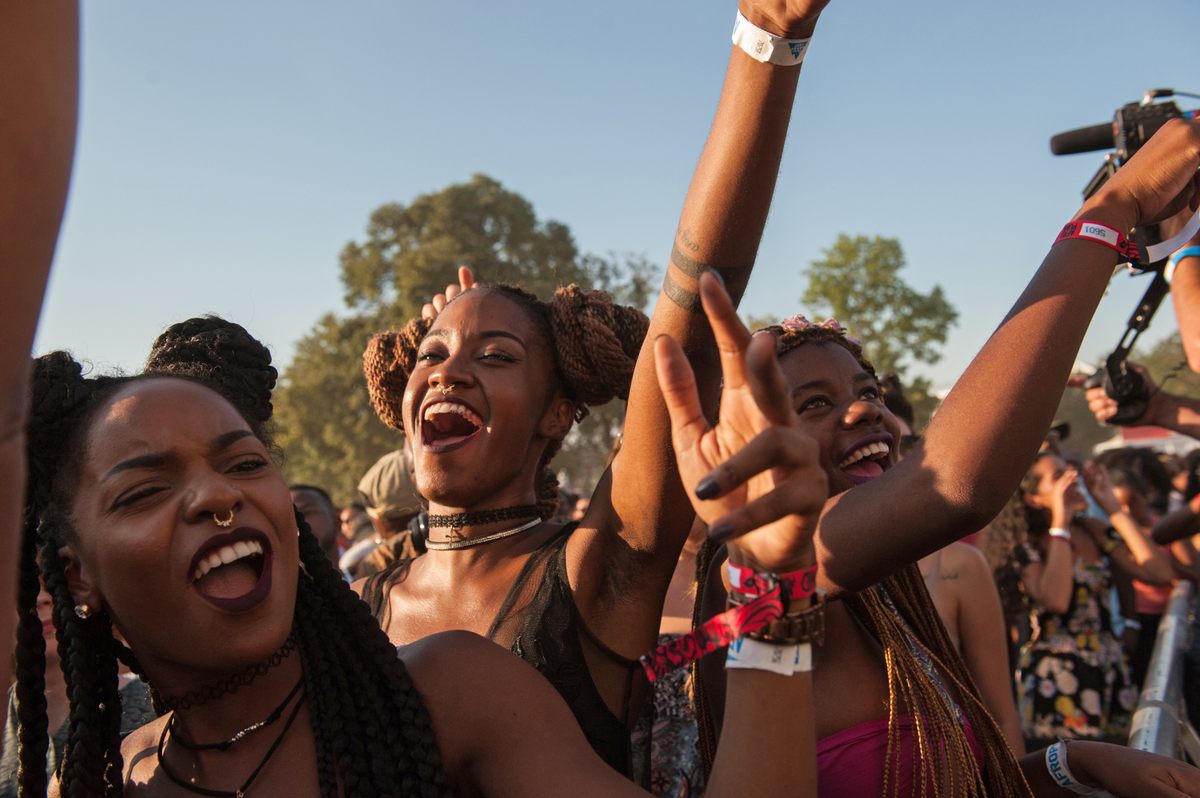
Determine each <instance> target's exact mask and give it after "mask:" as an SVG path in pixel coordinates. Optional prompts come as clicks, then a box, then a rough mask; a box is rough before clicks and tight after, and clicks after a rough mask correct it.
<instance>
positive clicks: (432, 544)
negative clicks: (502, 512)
mask: <svg viewBox="0 0 1200 798" xmlns="http://www.w3.org/2000/svg"><path fill="white" fill-rule="evenodd" d="M540 523H542V519H541V518H535V519H533V520H532V521H527V522H526V523H524V524H521V525H520V526H515V527H513V528H512V529H506V530H504V531H503V532H495V533H493V534H491V535H484V536H483V537H481V538H462V539H460V540H427V541H425V548H427V549H429V550H430V551H453V550H455V549H469V548H471V547H472V546H482V545H483V544H484V543H491V542H492V541H495V540H503V539H504V538H511V537H512V536H513V535H519V534H521V533H522V532H524V531H526V530H529V529H533V528H534V527H535V526H537V525H538V524H540Z"/></svg>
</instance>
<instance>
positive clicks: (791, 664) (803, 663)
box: [725, 637, 812, 676]
mask: <svg viewBox="0 0 1200 798" xmlns="http://www.w3.org/2000/svg"><path fill="white" fill-rule="evenodd" d="M725 667H726V668H750V669H752V670H756V671H770V672H771V673H779V674H782V675H784V676H791V675H792V674H793V673H804V672H807V671H811V670H812V644H811V643H799V644H797V645H794V646H774V645H771V644H770V643H764V642H762V641H761V640H751V639H750V638H748V637H740V638H738V639H737V640H734V641H733V642H732V643H730V644H729V653H728V654H726V656H725Z"/></svg>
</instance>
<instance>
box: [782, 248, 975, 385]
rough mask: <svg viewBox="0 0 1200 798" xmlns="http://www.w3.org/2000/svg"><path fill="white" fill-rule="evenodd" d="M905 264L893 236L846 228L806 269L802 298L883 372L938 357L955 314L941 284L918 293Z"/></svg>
mask: <svg viewBox="0 0 1200 798" xmlns="http://www.w3.org/2000/svg"><path fill="white" fill-rule="evenodd" d="M903 269H904V252H903V251H902V250H901V249H900V242H899V241H897V240H896V239H894V238H883V237H881V236H875V237H873V238H867V237H866V236H848V235H845V234H844V233H843V234H842V235H839V236H838V238H837V240H836V241H835V242H834V243H833V246H831V247H830V248H829V249H827V250H825V253H824V258H822V259H821V260H817V261H814V262H813V263H812V264H811V265H810V267H809V269H808V287H807V288H806V289H805V291H804V297H803V300H802V301H803V302H804V303H805V304H806V305H809V306H812V307H814V308H817V309H819V310H821V311H823V312H826V313H829V314H830V315H832V316H833V317H834V318H836V319H837V320H838V321H840V322H841V323H842V324H843V325H845V326H846V327H847V328H848V329H849V330H850V334H851V335H854V336H855V337H857V338H859V339H860V340H861V341H862V342H863V349H864V351H865V354H866V356H867V358H868V359H869V360H870V361H871V362H872V363H873V364H874V365H875V368H876V370H878V371H879V373H881V374H883V373H885V372H889V371H894V372H896V373H898V374H900V375H901V376H903V375H904V373H905V371H906V370H907V367H908V365H909V364H910V363H912V362H920V363H936V362H938V361H939V360H940V359H941V357H942V356H941V353H940V352H938V350H937V346H938V345H940V344H944V343H946V334H947V333H948V332H949V330H950V327H951V326H952V325H953V324H954V322H955V321H956V320H957V319H958V312H957V311H956V310H955V309H954V307H953V306H952V305H951V304H950V302H949V301H948V300H947V299H946V297H945V294H943V292H942V289H941V286H936V285H935V286H934V287H933V288H932V289H931V290H930V292H929V293H927V294H922V293H921V292H919V291H917V290H916V289H914V288H913V287H912V286H910V285H909V284H908V283H906V282H904V279H903V278H902V277H901V276H900V272H901V271H902V270H903Z"/></svg>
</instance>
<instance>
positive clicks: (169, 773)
mask: <svg viewBox="0 0 1200 798" xmlns="http://www.w3.org/2000/svg"><path fill="white" fill-rule="evenodd" d="M303 682H304V679H303V678H301V680H300V683H298V684H297V685H296V687H297V688H299V687H300V684H302V683H303ZM295 695H296V690H292V692H290V693H288V697H287V698H286V699H284V702H283V703H282V704H280V706H279V709H278V710H277V711H280V712H282V710H283V708H284V707H286V706H287V704H288V702H289V701H291V700H292V698H293V697H294V696H295ZM303 706H304V694H303V693H301V695H300V698H298V699H297V700H296V706H295V707H293V708H292V712H291V714H290V715H288V719H287V722H286V723H284V724H283V728H282V729H280V730H279V736H278V737H276V738H275V741H274V742H272V743H271V747H270V748H268V749H267V753H265V754H263V758H262V759H261V760H259V762H258V766H257V767H255V768H254V771H253V772H252V773H251V774H250V775H249V776H248V777H247V778H246V780H245V781H243V782H242V786H241V787H238V788H237V789H236V790H210V789H209V788H207V787H201V786H200V785H198V784H196V783H194V781H191V780H188V779H185V778H183V777H182V776H180V775H178V774H177V773H175V771H173V770H171V768H170V766H169V765H167V760H166V759H164V758H163V749H164V748H165V746H166V742H167V730H168V729H170V728H171V726H172V723H171V721H173V720H174V717H172V718H171V720H170V721H167V722H166V723H164V724H163V730H162V734H160V735H159V736H158V749H157V755H158V767H159V769H160V770H162V772H163V773H164V774H165V775H166V777H167V778H168V779H170V780H171V781H173V782H175V784H177V785H179V786H180V787H182V788H183V789H185V790H187V791H188V792H194V793H197V794H199V795H209V796H213V798H246V791H247V790H249V789H250V785H251V784H253V783H254V780H255V779H256V778H258V774H259V773H261V772H262V769H263V768H265V767H266V766H267V762H269V761H271V757H272V756H274V755H275V752H276V751H278V750H279V746H280V744H282V743H283V738H284V737H286V736H287V733H288V729H290V728H292V724H293V723H295V722H296V716H297V715H299V714H300V708H301V707H303ZM251 728H253V727H251ZM171 738H172V739H178V738H176V737H175V735H173V734H172V735H171Z"/></svg>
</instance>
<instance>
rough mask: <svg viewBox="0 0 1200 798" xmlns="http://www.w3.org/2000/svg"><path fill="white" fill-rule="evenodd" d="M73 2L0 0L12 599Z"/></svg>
mask: <svg viewBox="0 0 1200 798" xmlns="http://www.w3.org/2000/svg"><path fill="white" fill-rule="evenodd" d="M78 35H79V32H78V8H77V7H76V4H75V2H73V0H70V1H68V0H39V2H27V3H22V2H18V3H0V108H3V109H4V116H5V122H4V124H0V264H3V265H2V266H0V296H3V297H4V307H5V312H4V314H3V317H2V318H0V325H3V334H0V473H3V474H4V475H5V479H4V487H3V488H2V489H0V490H2V491H3V496H2V497H0V525H2V526H0V563H4V568H3V569H2V570H0V597H2V598H0V600H3V601H6V602H7V603H6V604H5V606H9V607H12V606H15V605H16V582H15V577H16V574H15V564H16V563H17V561H18V557H17V548H18V542H19V539H20V528H21V524H20V516H21V510H22V506H23V503H24V502H23V499H24V491H23V485H24V474H25V466H24V464H25V446H24V442H25V436H24V428H25V414H26V404H27V402H28V401H29V398H28V397H29V353H30V350H31V349H32V348H33V336H34V332H35V330H36V327H37V318H38V313H39V312H40V310H41V306H42V296H43V294H44V292H45V289H46V280H47V277H48V275H49V272H50V262H51V260H52V259H53V256H54V246H55V243H56V241H57V239H58V228H59V224H60V223H61V221H62V213H63V206H64V204H65V203H66V197H67V182H68V178H69V176H70V171H71V157H72V153H73V151H74V146H75V119H76V105H77V87H78V71H79V69H78ZM0 617H2V618H3V620H0V639H2V640H4V641H5V643H4V645H5V646H8V647H9V648H7V649H5V651H4V653H3V654H0V663H2V664H0V684H8V683H9V678H10V676H11V672H10V670H9V669H10V668H11V662H12V657H11V656H10V652H11V646H12V641H13V639H14V622H15V616H14V615H13V613H11V612H4V613H0Z"/></svg>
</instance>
